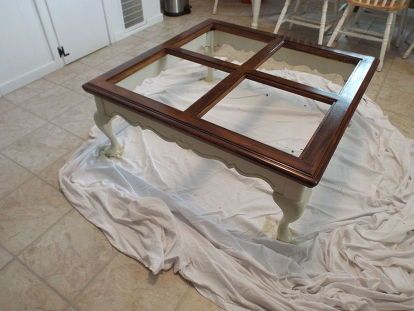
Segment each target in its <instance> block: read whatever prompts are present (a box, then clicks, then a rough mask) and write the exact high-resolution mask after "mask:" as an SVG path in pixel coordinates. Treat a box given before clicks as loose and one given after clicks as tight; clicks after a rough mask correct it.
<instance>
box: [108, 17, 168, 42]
mask: <svg viewBox="0 0 414 311" xmlns="http://www.w3.org/2000/svg"><path fill="white" fill-rule="evenodd" d="M163 20H164V16H163V15H162V14H161V13H160V14H158V15H155V16H153V17H152V18H150V19H148V20H146V21H145V22H143V23H141V24H140V25H137V26H136V27H134V28H133V29H125V30H124V31H120V32H117V33H115V35H114V41H113V42H112V43H115V42H117V41H119V40H122V39H125V38H126V37H129V36H131V35H133V34H136V33H138V32H140V31H142V30H144V29H145V28H148V27H151V26H153V25H155V24H158V23H160V22H162V21H163Z"/></svg>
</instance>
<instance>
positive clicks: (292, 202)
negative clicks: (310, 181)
mask: <svg viewBox="0 0 414 311" xmlns="http://www.w3.org/2000/svg"><path fill="white" fill-rule="evenodd" d="M310 193H311V190H310V189H308V188H304V189H303V192H302V193H301V194H299V195H298V196H296V197H295V198H291V197H288V196H285V195H280V194H278V193H277V192H274V193H273V200H274V201H275V202H276V204H277V205H278V206H279V207H280V209H281V210H282V212H283V217H282V219H281V220H280V222H279V227H278V229H277V239H278V240H280V241H283V242H287V243H295V240H294V239H293V237H292V234H291V232H290V230H289V224H290V223H292V222H294V221H296V220H298V219H299V218H300V216H302V214H303V211H304V210H305V206H306V205H307V204H308V201H309V197H310Z"/></svg>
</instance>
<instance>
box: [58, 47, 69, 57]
mask: <svg viewBox="0 0 414 311" xmlns="http://www.w3.org/2000/svg"><path fill="white" fill-rule="evenodd" d="M57 50H58V53H59V56H60V57H64V56H69V55H70V53H66V52H65V48H64V47H63V46H58V47H57Z"/></svg>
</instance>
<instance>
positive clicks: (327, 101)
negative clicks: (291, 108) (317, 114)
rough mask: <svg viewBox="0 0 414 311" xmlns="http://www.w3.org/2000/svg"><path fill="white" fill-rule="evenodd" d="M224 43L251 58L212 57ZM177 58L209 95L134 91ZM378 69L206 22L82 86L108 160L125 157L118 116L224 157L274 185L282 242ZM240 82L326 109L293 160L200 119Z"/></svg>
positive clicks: (361, 59) (368, 60) (372, 61)
mask: <svg viewBox="0 0 414 311" xmlns="http://www.w3.org/2000/svg"><path fill="white" fill-rule="evenodd" d="M223 44H227V45H231V46H232V48H234V49H235V50H242V51H244V52H246V53H250V54H249V55H251V57H250V58H248V60H247V61H245V62H243V63H235V62H230V59H228V60H229V61H226V60H223V59H221V58H217V57H216V56H217V55H215V51H216V50H217V47H218V46H223ZM182 59H184V60H187V61H191V62H194V63H197V64H200V65H202V66H204V67H205V68H206V70H205V71H204V72H205V76H203V77H201V79H205V80H206V81H207V82H209V81H213V80H214V81H215V82H214V83H212V85H211V89H210V90H209V91H207V92H206V93H205V94H204V95H203V96H201V97H200V98H199V99H197V100H195V101H194V102H192V103H191V105H189V106H188V107H187V108H186V109H177V108H174V107H172V106H170V105H168V104H165V103H162V102H160V101H157V100H154V99H151V98H149V97H147V96H145V94H139V92H134V90H135V88H136V87H137V86H138V85H140V84H141V83H142V82H143V81H144V80H145V79H146V78H151V77H157V76H158V75H159V74H160V73H161V72H162V71H164V70H166V69H168V68H169V67H170V66H171V65H172V64H176V63H177V61H179V60H182ZM269 61H279V62H280V61H283V62H285V63H289V64H291V65H294V66H299V65H306V66H307V67H309V68H310V69H313V70H317V71H318V72H320V73H322V74H333V73H334V74H337V75H339V76H341V77H342V78H343V80H344V83H343V86H342V89H341V90H340V91H339V92H330V91H326V90H323V89H321V88H318V87H317V86H314V85H311V83H308V84H310V85H306V84H301V83H298V82H296V81H294V80H293V79H292V80H289V79H287V78H282V77H279V76H276V75H273V74H272V72H269V71H266V70H265V69H266V68H265V67H266V66H265V65H266V63H267V62H269ZM377 66H378V60H377V59H376V58H374V57H371V56H364V55H360V54H356V53H351V52H344V51H339V50H336V49H331V48H326V47H322V46H312V45H308V44H304V43H302V42H296V41H294V40H291V39H288V38H284V37H281V36H278V35H275V34H272V33H267V32H263V31H259V30H255V29H251V28H247V27H242V26H237V25H233V24H229V23H226V22H222V21H217V20H211V19H209V20H206V21H204V22H202V23H200V24H199V25H197V26H194V27H192V28H191V29H189V30H188V31H185V32H183V33H181V34H179V35H178V36H176V37H174V38H172V39H171V40H168V41H167V42H165V43H163V44H161V45H159V46H157V47H155V48H153V49H151V50H149V51H147V52H145V53H143V54H142V55H139V56H137V57H135V58H133V59H132V60H130V61H128V62H126V63H124V64H122V65H120V66H119V67H117V68H115V69H113V70H111V71H109V72H107V73H105V74H103V75H101V76H99V77H97V78H96V79H93V80H92V81H89V82H88V83H86V84H84V85H83V88H84V89H85V90H86V91H87V92H89V93H91V94H93V95H94V96H95V100H96V106H97V112H96V114H95V123H96V125H97V126H98V127H99V128H100V129H101V130H102V132H103V133H104V134H105V135H106V136H107V137H108V138H109V140H110V143H111V144H110V145H109V146H107V147H105V148H104V149H103V153H104V154H105V155H106V156H108V157H121V156H122V152H123V146H121V144H120V143H119V142H118V140H117V137H116V134H115V133H114V131H113V129H112V124H111V120H112V118H113V117H114V116H116V115H118V116H121V117H122V118H124V119H125V120H126V121H127V122H128V123H130V124H131V125H133V126H140V127H142V128H144V129H150V130H152V131H153V132H155V133H157V134H158V135H159V136H160V137H162V138H163V139H165V140H167V141H171V142H175V143H177V144H178V145H179V146H181V147H183V148H186V149H191V150H193V151H194V152H196V153H197V154H199V155H201V156H203V157H207V158H214V159H218V160H221V161H222V162H224V163H225V164H226V165H227V166H228V167H232V168H235V169H236V170H237V171H238V172H239V173H240V174H242V175H245V176H252V177H258V178H261V179H263V180H265V181H266V182H267V183H269V185H270V186H271V187H272V189H273V199H274V201H275V202H276V203H277V205H278V206H279V207H280V208H281V210H282V211H283V217H282V219H281V221H280V222H279V225H278V239H279V240H281V241H285V242H293V241H294V239H293V237H292V234H291V232H290V230H289V224H290V223H292V222H294V221H296V220H297V219H298V218H299V217H300V216H301V215H302V213H303V210H304V207H305V206H306V204H307V203H308V201H309V198H310V195H311V191H312V188H313V187H315V186H316V185H317V184H318V182H319V181H320V179H321V177H322V175H323V173H324V171H325V169H326V167H327V166H328V163H329V161H330V159H331V157H332V155H333V153H334V152H335V149H336V147H337V145H338V143H339V141H340V140H341V137H342V135H343V134H344V132H345V130H346V128H347V126H348V123H349V122H350V120H351V118H352V115H353V113H354V111H355V109H356V108H357V106H358V104H359V101H360V100H361V98H362V96H363V94H364V92H365V90H366V88H367V86H368V84H369V82H370V80H371V78H372V76H373V74H374V73H375V70H376V67H377ZM215 72H220V73H225V77H223V75H221V77H222V78H221V80H220V81H219V82H217V79H216V78H215ZM243 81H254V82H257V83H260V84H263V85H265V86H267V87H268V86H270V87H272V88H276V89H278V90H281V91H283V92H286V93H287V94H290V95H289V96H292V97H295V96H299V97H301V98H306V99H308V100H314V101H317V102H319V103H321V104H323V105H326V106H327V109H326V111H327V112H326V114H325V116H324V118H323V120H322V121H321V123H320V124H319V125H318V126H317V127H316V128H315V132H314V133H311V134H312V135H311V136H310V140H309V141H308V143H307V144H306V146H305V147H304V148H303V150H302V151H301V153H300V154H299V155H295V154H291V153H290V152H288V151H286V150H280V149H277V148H275V147H274V146H271V145H268V144H266V143H265V142H266V139H264V140H263V141H260V140H257V139H254V138H252V137H249V135H248V133H247V134H246V133H237V132H235V131H233V130H231V129H228V128H226V126H223V125H217V124H214V123H212V122H209V121H207V120H206V119H205V118H204V117H205V116H206V115H208V113H209V111H212V110H214V107H215V106H216V105H220V102H221V100H222V99H223V98H225V97H226V96H228V94H229V93H230V92H232V90H234V89H235V88H237V87H238V86H239V85H240V84H241V83H244V82H243ZM287 98H289V97H287ZM254 104H255V102H252V105H254ZM276 125H277V124H276ZM298 127H300V124H298ZM333 204H334V202H333Z"/></svg>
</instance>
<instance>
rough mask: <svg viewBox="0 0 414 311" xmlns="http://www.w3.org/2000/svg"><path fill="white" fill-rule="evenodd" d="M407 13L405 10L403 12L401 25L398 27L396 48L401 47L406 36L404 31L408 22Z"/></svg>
mask: <svg viewBox="0 0 414 311" xmlns="http://www.w3.org/2000/svg"><path fill="white" fill-rule="evenodd" d="M407 13H408V9H405V10H404V11H403V12H401V19H400V24H399V25H398V36H397V41H396V42H395V46H396V47H399V46H400V45H401V41H402V38H403V36H404V30H405V25H406V21H407Z"/></svg>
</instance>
